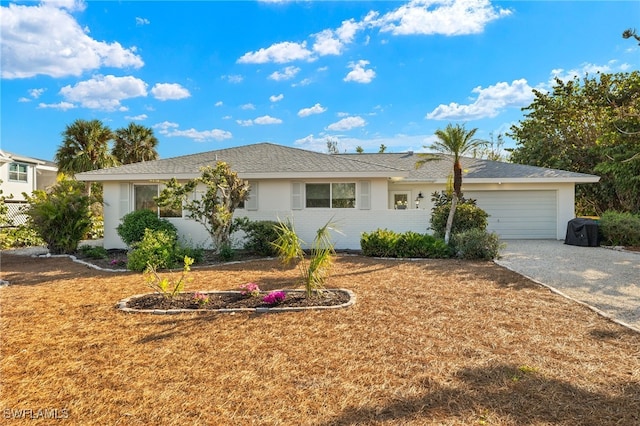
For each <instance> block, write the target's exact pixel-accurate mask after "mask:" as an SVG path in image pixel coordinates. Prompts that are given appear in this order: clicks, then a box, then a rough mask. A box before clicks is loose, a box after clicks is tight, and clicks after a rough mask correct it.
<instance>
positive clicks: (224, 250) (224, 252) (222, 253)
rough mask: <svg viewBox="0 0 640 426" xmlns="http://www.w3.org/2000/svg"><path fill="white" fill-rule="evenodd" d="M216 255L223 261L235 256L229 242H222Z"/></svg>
mask: <svg viewBox="0 0 640 426" xmlns="http://www.w3.org/2000/svg"><path fill="white" fill-rule="evenodd" d="M218 257H219V258H220V260H222V261H223V262H228V261H230V260H233V259H234V258H235V257H236V251H235V250H234V248H233V247H231V244H223V245H222V247H220V250H219V251H218Z"/></svg>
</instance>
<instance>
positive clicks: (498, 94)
mask: <svg viewBox="0 0 640 426" xmlns="http://www.w3.org/2000/svg"><path fill="white" fill-rule="evenodd" d="M472 92H473V93H477V94H478V97H477V98H476V100H475V101H474V102H473V103H472V104H468V105H460V104H457V103H455V102H452V103H450V104H449V105H439V106H438V107H437V108H436V109H434V110H433V111H431V112H430V113H428V114H427V115H426V118H428V119H431V120H477V119H480V118H487V117H495V116H496V115H498V114H499V113H500V112H501V111H502V109H504V108H508V107H523V106H526V105H528V104H530V103H531V102H532V101H533V99H534V94H533V88H532V87H531V86H529V84H528V83H527V80H525V79H520V80H514V81H513V82H512V83H511V84H509V83H506V82H501V83H497V84H495V85H493V86H489V87H487V88H486V89H483V88H482V87H480V86H478V87H476V88H475V89H473V90H472Z"/></svg>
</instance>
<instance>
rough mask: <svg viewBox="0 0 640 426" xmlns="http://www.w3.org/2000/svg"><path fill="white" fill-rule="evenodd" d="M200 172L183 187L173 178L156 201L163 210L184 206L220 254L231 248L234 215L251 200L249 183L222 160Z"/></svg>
mask: <svg viewBox="0 0 640 426" xmlns="http://www.w3.org/2000/svg"><path fill="white" fill-rule="evenodd" d="M201 173H202V174H201V175H200V177H197V178H195V179H191V180H189V181H187V182H186V183H184V184H182V183H180V182H178V181H177V179H175V178H172V179H171V180H169V181H168V182H166V187H165V189H163V190H162V192H161V193H160V196H159V197H157V199H156V202H157V204H158V205H159V206H161V207H165V206H170V207H175V208H179V207H180V206H181V205H182V206H183V207H184V209H185V210H187V212H188V217H189V218H191V219H194V220H195V221H196V222H198V223H200V224H202V225H203V226H204V227H205V229H206V230H207V232H208V233H209V235H210V236H211V240H212V241H213V244H214V247H215V249H216V250H217V251H219V250H220V249H222V248H223V247H225V246H229V245H230V235H231V228H232V224H233V212H234V211H235V209H236V208H237V207H238V206H239V205H240V203H242V202H243V201H246V200H247V198H248V197H249V184H248V183H247V182H245V181H243V180H241V179H240V178H239V177H238V174H237V173H236V172H234V171H233V170H231V168H230V167H229V165H228V164H227V163H225V162H223V161H219V162H218V163H217V164H216V166H215V167H211V166H206V167H203V168H202V169H201Z"/></svg>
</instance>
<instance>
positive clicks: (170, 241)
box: [127, 229, 177, 272]
mask: <svg viewBox="0 0 640 426" xmlns="http://www.w3.org/2000/svg"><path fill="white" fill-rule="evenodd" d="M176 248H177V240H176V236H175V235H174V234H173V233H171V232H167V231H164V230H151V229H146V230H145V231H144V236H143V237H142V241H140V242H138V243H135V244H134V246H133V250H132V251H131V252H130V253H129V255H128V256H127V268H128V269H130V270H132V271H138V272H142V271H144V270H145V269H147V268H148V267H151V268H153V269H154V270H155V269H171V268H173V267H174V266H175V265H176V257H177V255H176V253H177V250H176Z"/></svg>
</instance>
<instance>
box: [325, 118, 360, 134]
mask: <svg viewBox="0 0 640 426" xmlns="http://www.w3.org/2000/svg"><path fill="white" fill-rule="evenodd" d="M366 124H367V122H366V121H364V119H363V118H362V117H358V116H355V117H346V118H343V119H342V120H340V121H337V122H335V123H332V124H329V126H327V130H333V131H345V130H351V129H354V128H356V127H363V126H365V125H366Z"/></svg>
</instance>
